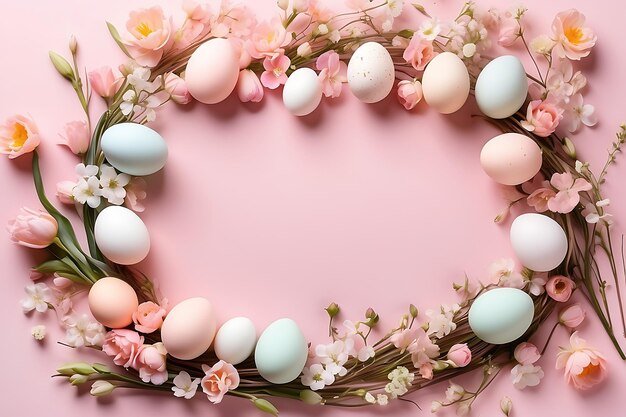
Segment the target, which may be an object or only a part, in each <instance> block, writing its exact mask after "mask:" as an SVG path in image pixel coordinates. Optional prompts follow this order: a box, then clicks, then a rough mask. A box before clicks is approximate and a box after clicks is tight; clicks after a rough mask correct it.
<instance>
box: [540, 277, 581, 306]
mask: <svg viewBox="0 0 626 417" xmlns="http://www.w3.org/2000/svg"><path fill="white" fill-rule="evenodd" d="M575 287H576V285H575V284H574V281H572V280H571V279H569V278H568V277H564V276H563V275H555V276H553V277H551V278H550V279H549V280H548V282H547V283H546V292H547V293H548V295H549V296H550V298H552V299H553V300H554V301H558V302H560V303H564V302H566V301H567V300H569V298H570V297H571V295H572V291H573V290H574V288H575Z"/></svg>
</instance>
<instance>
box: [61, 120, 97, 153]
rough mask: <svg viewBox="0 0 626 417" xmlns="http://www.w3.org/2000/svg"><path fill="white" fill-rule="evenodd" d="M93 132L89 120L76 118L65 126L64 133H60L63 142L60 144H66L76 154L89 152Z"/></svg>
mask: <svg viewBox="0 0 626 417" xmlns="http://www.w3.org/2000/svg"><path fill="white" fill-rule="evenodd" d="M90 133H91V132H89V127H88V126H87V122H84V121H82V120H75V121H73V122H69V123H66V124H65V126H63V134H59V136H61V139H63V141H62V142H60V143H59V145H65V146H67V147H68V148H70V150H71V151H72V152H74V153H75V154H76V155H80V154H83V153H85V152H87V149H88V148H89V141H90V139H91V134H90Z"/></svg>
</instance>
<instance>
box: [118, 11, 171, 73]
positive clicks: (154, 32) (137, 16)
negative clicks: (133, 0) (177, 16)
mask: <svg viewBox="0 0 626 417" xmlns="http://www.w3.org/2000/svg"><path fill="white" fill-rule="evenodd" d="M126 29H127V30H128V32H129V34H130V35H131V36H130V37H128V38H127V39H126V41H125V42H124V43H125V44H126V48H127V49H128V52H129V53H130V54H131V55H132V57H133V59H134V60H135V61H137V63H138V64H139V65H142V66H146V67H154V66H156V65H157V64H158V63H159V61H160V60H161V58H162V57H163V53H164V52H165V51H166V49H167V47H168V46H169V44H170V39H171V37H172V36H171V35H172V20H171V18H169V19H168V18H165V16H164V15H163V10H162V9H161V8H160V7H159V6H154V7H151V8H149V9H139V10H135V11H132V12H130V16H129V18H128V20H127V21H126Z"/></svg>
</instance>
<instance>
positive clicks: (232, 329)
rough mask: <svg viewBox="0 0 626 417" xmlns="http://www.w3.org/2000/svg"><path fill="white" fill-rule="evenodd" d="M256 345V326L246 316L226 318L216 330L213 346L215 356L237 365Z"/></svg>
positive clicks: (248, 355)
mask: <svg viewBox="0 0 626 417" xmlns="http://www.w3.org/2000/svg"><path fill="white" fill-rule="evenodd" d="M255 345H256V328H255V327H254V323H253V322H252V320H250V319H249V318H247V317H235V318H232V319H230V320H228V321H227V322H226V323H224V324H222V326H221V327H220V328H219V330H218V331H217V334H216V335H215V342H214V345H213V348H214V349H215V354H216V355H217V357H218V358H219V359H221V360H223V361H226V362H228V363H230V364H233V365H237V364H239V363H241V362H243V361H245V360H246V359H247V358H248V357H250V355H251V354H252V352H253V351H254V346H255Z"/></svg>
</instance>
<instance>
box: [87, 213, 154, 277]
mask: <svg viewBox="0 0 626 417" xmlns="http://www.w3.org/2000/svg"><path fill="white" fill-rule="evenodd" d="M94 235H95V238H96V244H97V245H98V249H100V251H102V254H103V255H104V256H106V257H107V259H109V260H110V261H112V262H115V263H116V264H120V265H133V264H136V263H138V262H141V261H142V260H143V259H144V258H145V257H146V256H148V252H149V251H150V234H149V233H148V228H146V225H145V224H144V222H143V221H142V220H141V219H140V218H139V216H137V215H136V214H135V213H134V212H132V211H131V210H129V209H127V208H126V207H121V206H109V207H107V208H105V209H104V210H102V211H101V212H100V214H98V217H96V224H95V227H94Z"/></svg>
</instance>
